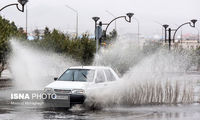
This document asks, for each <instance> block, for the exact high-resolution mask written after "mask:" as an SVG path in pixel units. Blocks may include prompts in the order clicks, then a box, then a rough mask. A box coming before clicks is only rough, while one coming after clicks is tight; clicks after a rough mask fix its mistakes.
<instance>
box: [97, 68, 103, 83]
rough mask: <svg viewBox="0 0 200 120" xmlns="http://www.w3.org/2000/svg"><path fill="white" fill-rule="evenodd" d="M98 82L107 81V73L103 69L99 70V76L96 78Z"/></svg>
mask: <svg viewBox="0 0 200 120" xmlns="http://www.w3.org/2000/svg"><path fill="white" fill-rule="evenodd" d="M95 82H96V83H102V82H105V75H104V72H103V70H97V77H96V80H95Z"/></svg>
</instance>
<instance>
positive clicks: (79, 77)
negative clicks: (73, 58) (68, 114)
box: [44, 66, 119, 105]
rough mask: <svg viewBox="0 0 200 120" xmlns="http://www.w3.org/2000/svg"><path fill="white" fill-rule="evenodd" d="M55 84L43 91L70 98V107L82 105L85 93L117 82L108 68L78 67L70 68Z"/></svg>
mask: <svg viewBox="0 0 200 120" xmlns="http://www.w3.org/2000/svg"><path fill="white" fill-rule="evenodd" d="M54 80H55V82H53V83H51V84H49V85H47V86H46V87H45V89H44V90H45V91H46V92H47V91H50V92H54V93H55V94H59V95H62V96H65V95H68V96H70V97H69V98H70V105H74V104H83V102H84V100H85V98H86V93H87V92H88V91H89V90H93V89H102V87H106V86H109V84H113V83H114V81H117V80H119V77H118V75H117V74H116V73H115V72H114V71H113V69H111V68H110V67H103V66H78V67H70V68H69V69H67V70H66V71H65V72H64V73H63V74H62V75H61V76H60V77H59V78H54Z"/></svg>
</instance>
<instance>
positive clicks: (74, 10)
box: [65, 5, 78, 37]
mask: <svg viewBox="0 0 200 120" xmlns="http://www.w3.org/2000/svg"><path fill="white" fill-rule="evenodd" d="M65 6H66V7H67V8H69V9H71V10H72V11H73V12H75V13H76V37H78V11H77V10H75V9H74V8H72V7H70V6H68V5H65Z"/></svg>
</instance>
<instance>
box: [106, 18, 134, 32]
mask: <svg viewBox="0 0 200 120" xmlns="http://www.w3.org/2000/svg"><path fill="white" fill-rule="evenodd" d="M119 18H124V19H125V20H126V21H127V22H129V23H130V22H131V18H129V20H128V19H127V16H119V17H116V18H114V19H113V20H111V21H110V23H108V25H107V27H106V30H105V34H106V32H107V30H108V27H109V26H110V24H111V23H112V22H114V21H115V20H117V19H119Z"/></svg>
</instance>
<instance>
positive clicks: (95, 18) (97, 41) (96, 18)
mask: <svg viewBox="0 0 200 120" xmlns="http://www.w3.org/2000/svg"><path fill="white" fill-rule="evenodd" d="M92 19H93V20H94V22H95V27H94V28H95V40H96V53H97V52H98V47H99V40H98V38H97V36H96V32H97V31H96V28H97V21H98V20H99V19H100V18H99V17H93V18H92Z"/></svg>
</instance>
